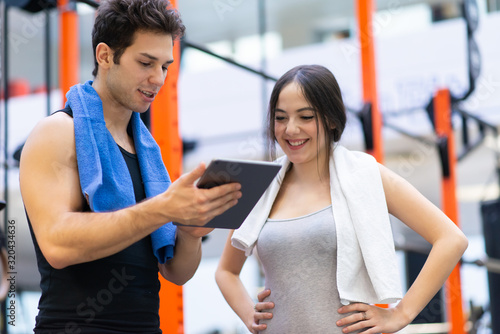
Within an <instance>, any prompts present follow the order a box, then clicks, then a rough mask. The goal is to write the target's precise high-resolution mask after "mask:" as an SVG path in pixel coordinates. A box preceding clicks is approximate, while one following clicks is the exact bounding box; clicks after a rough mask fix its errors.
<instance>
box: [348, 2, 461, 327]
mask: <svg viewBox="0 0 500 334" xmlns="http://www.w3.org/2000/svg"><path fill="white" fill-rule="evenodd" d="M357 9H358V13H357V14H358V29H359V41H360V52H361V71H362V80H363V100H364V102H365V103H370V102H371V103H372V120H373V124H372V126H373V152H368V153H370V154H372V155H373V156H374V157H375V158H376V159H377V161H378V162H380V163H383V156H384V151H383V143H382V116H381V113H380V110H379V104H378V92H377V75H376V61H375V43H374V36H373V22H372V16H373V12H374V4H373V0H357ZM434 106H435V108H434V110H435V122H436V132H437V133H438V135H439V136H447V137H448V145H449V146H448V154H449V156H448V159H449V162H450V176H449V177H447V178H444V179H443V187H442V198H443V211H444V213H445V214H446V215H448V217H449V218H450V219H451V220H453V221H454V222H455V223H456V224H457V225H458V208H457V197H456V184H455V179H456V176H455V165H456V155H455V145H454V135H453V130H452V127H451V104H450V95H449V91H447V90H442V91H439V92H438V93H437V94H436V96H435V99H434ZM445 287H446V306H447V312H448V320H449V321H450V323H451V330H450V333H452V334H464V333H465V332H464V326H465V318H464V313H463V305H462V293H461V282H460V267H459V265H457V266H456V267H455V269H454V270H453V272H452V273H451V275H450V277H449V278H448V280H447V281H446V284H445ZM379 306H385V307H386V305H379Z"/></svg>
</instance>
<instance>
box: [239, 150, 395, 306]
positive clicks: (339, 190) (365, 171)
mask: <svg viewBox="0 0 500 334" xmlns="http://www.w3.org/2000/svg"><path fill="white" fill-rule="evenodd" d="M333 152H334V153H333V158H331V159H330V163H329V165H330V195H331V200H332V210H333V217H334V220H335V227H336V230H337V287H338V291H339V295H340V299H341V302H342V304H344V305H347V304H349V303H350V302H362V303H368V304H389V303H395V302H397V301H398V300H400V299H401V298H402V293H401V291H402V289H401V280H400V278H399V268H398V266H397V261H396V252H395V248H394V240H393V236H392V230H391V225H390V220H389V213H388V210H387V204H386V201H385V194H384V189H383V185H382V179H381V176H380V170H379V166H378V163H377V162H376V161H375V159H374V158H373V157H372V156H371V155H369V154H366V153H363V152H355V151H349V150H347V149H346V148H345V147H343V146H341V145H337V146H336V147H335V149H334V151H333ZM277 162H280V163H281V164H282V165H283V167H282V168H281V170H280V172H279V173H278V175H277V176H276V178H275V179H274V180H273V182H272V183H271V185H270V186H269V188H268V189H267V190H266V192H265V193H264V195H263V196H262V197H261V199H260V200H259V202H258V203H257V205H256V206H255V207H254V209H253V210H252V212H250V214H249V216H248V217H247V219H246V220H245V221H244V222H243V224H242V225H241V227H240V228H239V229H237V230H236V231H235V232H234V234H233V237H232V239H231V243H232V245H233V246H234V247H236V248H238V249H241V250H243V251H245V254H246V255H247V256H248V255H250V254H251V253H252V250H253V247H254V246H255V244H256V242H257V238H258V237H259V234H260V231H261V230H262V227H263V226H264V224H265V222H266V220H267V218H268V217H269V213H270V211H271V208H272V205H273V203H274V200H275V198H276V196H277V194H278V191H279V189H280V186H281V183H282V181H283V178H284V177H285V174H286V171H287V169H288V167H289V164H290V161H289V160H288V159H287V157H286V156H283V157H281V158H280V159H278V160H277Z"/></svg>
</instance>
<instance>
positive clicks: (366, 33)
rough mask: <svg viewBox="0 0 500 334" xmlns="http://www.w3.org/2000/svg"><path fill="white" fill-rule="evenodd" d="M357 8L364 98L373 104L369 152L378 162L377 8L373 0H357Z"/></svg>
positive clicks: (381, 152)
mask: <svg viewBox="0 0 500 334" xmlns="http://www.w3.org/2000/svg"><path fill="white" fill-rule="evenodd" d="M357 10H358V12H357V14H358V33H359V42H360V52H361V73H362V82H363V100H364V102H365V103H371V104H372V121H373V123H372V127H373V128H372V130H373V150H372V151H369V152H368V153H370V154H371V155H373V156H374V157H375V159H376V160H377V161H378V162H380V163H383V162H384V148H383V142H382V116H381V115H380V110H379V105H378V92H377V71H376V62H375V42H374V38H373V21H372V16H373V12H374V10H375V7H374V4H373V0H357Z"/></svg>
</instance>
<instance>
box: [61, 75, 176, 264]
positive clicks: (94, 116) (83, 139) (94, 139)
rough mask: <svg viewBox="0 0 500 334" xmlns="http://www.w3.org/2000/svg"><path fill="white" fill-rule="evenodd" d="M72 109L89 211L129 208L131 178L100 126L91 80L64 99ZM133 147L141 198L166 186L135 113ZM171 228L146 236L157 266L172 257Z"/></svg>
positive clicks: (99, 109)
mask: <svg viewBox="0 0 500 334" xmlns="http://www.w3.org/2000/svg"><path fill="white" fill-rule="evenodd" d="M66 97H67V100H68V102H67V103H66V106H69V107H70V108H71V110H72V111H73V119H74V124H75V143H76V157H77V162H78V173H79V176H80V186H81V189H82V193H83V196H84V197H85V198H86V199H87V201H88V203H89V206H90V209H91V210H92V211H94V212H109V211H115V210H119V209H123V208H126V207H128V206H131V205H134V204H135V203H136V202H135V195H134V187H133V184H132V179H131V177H130V173H129V171H128V168H127V165H126V163H125V160H124V158H123V156H122V153H121V152H120V149H119V147H118V145H117V144H116V142H115V140H114V139H113V136H112V135H111V133H110V132H109V131H108V129H107V128H106V123H105V121H104V114H103V107H102V101H101V99H100V97H99V95H98V94H97V92H96V91H95V89H94V88H93V87H92V81H87V82H86V83H85V84H83V85H82V84H78V85H75V86H73V87H71V89H70V90H69V92H68V93H67V95H66ZM132 132H133V138H134V146H135V149H136V152H137V158H138V160H139V168H140V171H141V177H142V182H143V184H144V191H145V193H146V197H152V196H155V195H158V194H160V193H162V192H164V191H165V190H167V188H168V187H169V185H170V183H171V182H170V178H169V176H168V173H167V170H166V168H165V165H164V164H163V161H162V158H161V153H160V148H159V147H158V145H157V144H156V142H155V140H154V139H153V137H152V136H151V134H150V132H149V130H148V129H147V128H146V126H145V125H144V123H143V122H142V120H141V119H140V116H139V114H138V113H137V112H133V113H132ZM175 232H176V227H175V226H174V225H173V224H172V223H167V224H165V225H163V226H162V227H160V228H159V229H158V230H156V231H155V232H153V233H151V241H152V244H153V252H154V254H155V256H156V257H157V258H158V261H159V262H160V263H165V261H167V260H168V259H170V258H172V257H173V255H174V246H175Z"/></svg>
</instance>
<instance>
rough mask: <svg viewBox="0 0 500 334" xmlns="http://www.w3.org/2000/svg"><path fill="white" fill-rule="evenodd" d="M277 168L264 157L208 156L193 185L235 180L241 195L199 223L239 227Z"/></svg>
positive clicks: (223, 182)
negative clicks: (257, 159)
mask: <svg viewBox="0 0 500 334" xmlns="http://www.w3.org/2000/svg"><path fill="white" fill-rule="evenodd" d="M280 169H281V165H280V164H278V163H274V162H267V161H251V160H235V159H215V160H212V161H211V162H210V164H209V165H208V167H207V169H206V171H205V173H203V175H202V176H201V177H200V179H199V180H198V182H197V183H196V186H197V187H199V188H212V187H215V186H219V185H222V184H226V183H231V182H238V183H240V184H241V193H242V196H241V198H240V199H239V200H238V204H236V205H235V206H233V207H232V208H230V209H228V210H227V211H225V212H224V213H223V214H221V215H219V216H216V217H214V218H213V219H212V220H210V221H209V222H208V223H207V224H206V225H204V226H203V227H210V228H226V229H237V228H239V227H240V225H241V224H242V223H243V221H244V220H245V219H246V217H247V216H248V214H249V213H250V211H252V209H253V207H254V206H255V204H257V202H258V201H259V199H260V198H261V196H262V195H263V194H264V192H265V191H266V189H267V187H269V185H270V184H271V181H272V180H273V179H274V177H275V176H276V175H277V174H278V171H279V170H280ZM176 224H177V225H182V224H179V223H176Z"/></svg>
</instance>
